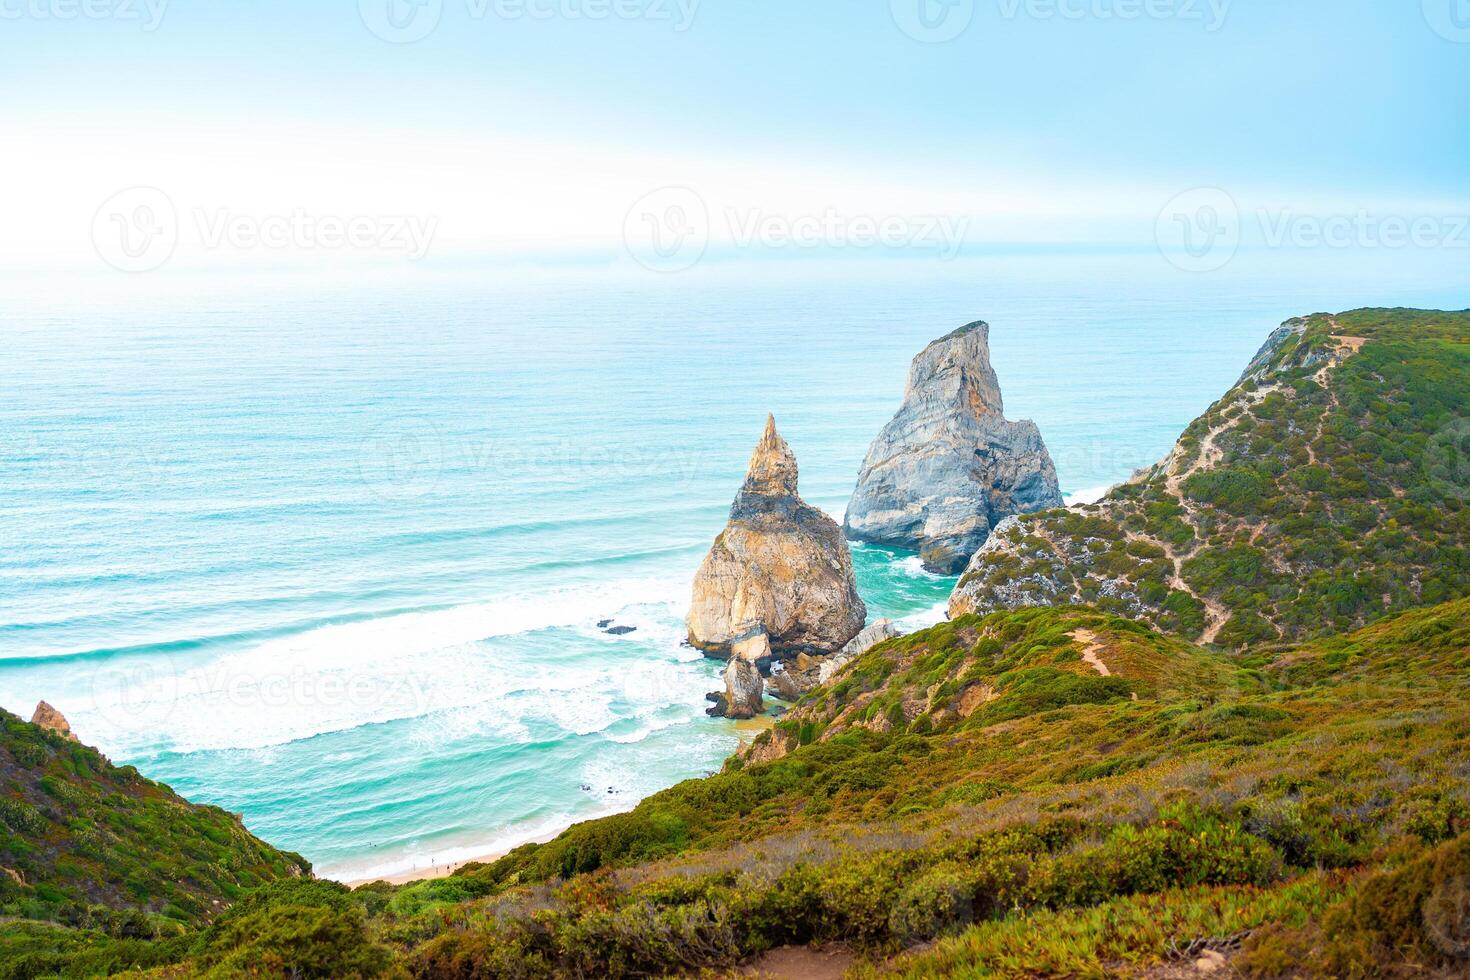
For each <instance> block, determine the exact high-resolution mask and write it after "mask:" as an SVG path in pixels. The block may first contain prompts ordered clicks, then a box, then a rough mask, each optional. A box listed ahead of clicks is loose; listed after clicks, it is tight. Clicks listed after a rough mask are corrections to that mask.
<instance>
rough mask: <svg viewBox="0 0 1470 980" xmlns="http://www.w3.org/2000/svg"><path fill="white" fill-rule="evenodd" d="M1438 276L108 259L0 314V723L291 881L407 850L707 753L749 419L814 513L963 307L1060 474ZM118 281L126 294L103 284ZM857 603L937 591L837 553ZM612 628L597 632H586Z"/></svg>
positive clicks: (485, 847) (422, 854) (388, 861)
mask: <svg viewBox="0 0 1470 980" xmlns="http://www.w3.org/2000/svg"><path fill="white" fill-rule="evenodd" d="M1461 259H1462V257H1461V256H1458V255H1451V256H1440V257H1437V258H1435V259H1434V260H1432V261H1431V260H1428V259H1425V258H1424V257H1423V256H1421V255H1409V254H1403V253H1384V254H1367V255H1357V254H1354V255H1344V254H1328V253H1326V252H1317V253H1312V254H1308V255H1304V256H1300V257H1295V258H1293V259H1291V260H1290V261H1288V260H1287V259H1286V258H1285V257H1283V256H1281V255H1262V256H1256V257H1252V256H1246V255H1243V256H1241V257H1240V258H1239V259H1237V261H1236V262H1235V263H1233V265H1232V266H1231V267H1230V268H1229V269H1227V270H1225V271H1224V272H1221V273H1217V274H1214V275H1208V276H1192V275H1188V274H1184V273H1181V272H1178V271H1176V270H1174V269H1172V268H1171V267H1169V266H1167V265H1166V264H1165V263H1164V262H1163V261H1162V260H1161V259H1160V258H1159V257H1158V256H1157V255H1149V254H1118V255H1074V254H1065V253H1064V254H1035V255H1031V254H1011V255H996V256H991V257H979V258H967V259H963V260H958V261H955V262H949V263H938V262H928V261H917V260H911V261H904V260H898V259H892V260H883V261H871V262H821V263H819V262H815V261H813V262H800V261H794V262H772V263H746V264H737V263H731V264H728V265H722V264H720V263H710V264H709V265H710V266H711V267H710V268H706V269H702V270H698V271H696V272H691V273H686V274H682V275H671V276H654V275H635V274H632V273H627V272H624V271H623V270H620V269H612V270H608V269H601V268H596V269H585V268H564V269H558V270H551V271H532V270H509V271H506V270H500V271H477V270H475V269H473V268H470V267H459V268H450V267H443V268H433V269H429V268H424V269H420V270H410V271H405V272H403V273H401V274H399V275H397V276H371V277H367V276H359V275H353V274H347V273H343V274H334V275H331V276H322V277H315V276H305V275H300V274H293V273H287V272H280V273H270V272H264V271H261V272H256V273H252V274H250V275H248V276H245V277H241V278H238V279H228V278H219V277H212V276H208V275H205V274H202V273H201V274H199V275H197V276H191V275H179V276H177V277H175V278H173V279H170V280H167V281H166V282H165V281H163V280H160V279H149V278H148V277H146V276H142V277H134V278H132V279H127V280H126V281H125V282H114V281H112V280H107V281H101V280H99V282H100V283H101V284H100V285H96V286H95V288H94V285H93V284H88V285H87V286H86V288H73V287H72V286H71V285H69V284H67V283H65V282H64V281H45V280H42V281H26V282H17V283H13V284H11V285H10V286H9V287H7V288H6V289H4V290H3V297H4V298H0V342H3V352H0V363H3V369H4V370H3V378H4V381H3V390H0V467H3V469H0V475H3V480H0V706H3V707H5V708H6V709H8V710H10V711H12V712H16V713H19V714H21V715H23V716H24V717H27V718H28V717H29V715H30V711H31V709H32V708H33V707H34V705H35V703H36V701H37V700H39V699H42V698H44V699H46V700H48V701H50V702H51V703H52V704H54V705H55V706H57V707H58V708H59V709H61V711H62V712H63V713H64V714H65V715H66V716H67V717H68V719H70V721H71V723H72V726H73V729H74V730H75V731H76V732H77V733H78V734H79V736H80V737H81V738H82V740H83V741H86V742H88V743H90V744H94V745H96V746H98V747H99V748H101V749H102V750H103V751H104V752H106V753H107V754H108V756H109V757H111V758H112V759H113V761H115V762H117V763H119V764H122V763H130V764H133V765H136V766H137V767H138V768H139V769H140V770H142V771H143V772H144V773H145V774H146V775H148V776H150V777H152V778H154V779H158V780H162V781H164V782H167V783H168V784H170V785H171V786H172V787H173V788H174V789H175V790H177V791H178V792H180V793H182V794H183V795H185V796H187V797H188V798H190V799H192V800H195V801H198V802H208V803H214V804H217V805H219V806H222V807H225V808H226V809H228V810H231V811H234V812H237V813H240V814H242V815H243V817H244V820H245V823H246V825H247V826H248V827H249V828H250V829H251V830H252V831H254V832H255V833H256V834H258V835H260V836H262V837H264V838H265V839H266V840H268V841H270V842H271V843H273V844H275V845H277V846H280V847H283V848H288V849H291V850H296V851H299V852H301V853H302V854H304V855H305V856H306V857H308V858H309V859H310V860H311V861H312V862H313V863H314V864H315V865H316V868H317V870H318V873H320V874H323V875H327V876H333V877H340V878H344V879H352V878H358V877H364V876H368V875H377V874H388V873H394V872H402V871H405V870H413V869H419V868H428V867H429V866H431V865H432V864H434V863H441V864H442V863H444V862H447V861H452V860H456V859H460V858H464V857H468V856H471V855H477V854H483V853H485V852H488V851H493V850H497V849H499V848H502V847H508V846H511V845H514V844H516V843H519V842H521V841H524V840H528V839H533V838H536V837H539V836H541V835H544V834H546V833H548V832H550V831H553V830H554V829H556V828H557V827H560V826H562V825H564V824H566V823H569V822H571V821H574V820H579V819H583V818H586V817H590V816H595V815H598V814H601V813H605V812H610V811H614V810H621V809H627V808H629V807H631V806H632V805H633V804H634V803H636V802H637V801H638V800H639V799H641V798H643V797H644V796H647V795H648V794H650V793H653V792H656V791H657V790H659V789H662V788H664V787H667V786H670V785H672V784H674V783H676V782H678V781H680V780H683V779H687V778H693V777H699V776H702V775H704V774H705V773H707V772H710V771H713V770H716V769H718V768H719V767H720V765H721V763H722V761H723V760H724V758H725V757H726V756H727V755H728V754H729V753H730V752H731V751H732V750H733V749H734V748H735V747H736V746H737V745H738V744H739V741H740V739H741V738H742V737H747V736H748V732H745V733H742V731H741V729H739V728H738V727H737V726H736V725H735V723H732V722H728V721H724V720H715V719H709V718H707V717H705V715H704V708H705V706H706V703H705V701H704V694H705V692H706V691H709V690H713V689H715V688H716V687H718V686H719V679H718V675H719V665H718V664H716V663H714V662H712V661H709V660H706V659H704V658H702V657H701V656H699V655H698V654H697V653H696V652H695V651H693V650H691V649H689V648H687V647H685V646H683V645H681V641H682V639H683V630H682V617H683V614H684V611H685V607H686V604H687V601H688V593H689V586H690V582H691V579H692V576H693V573H694V570H695V568H696V567H697V565H698V563H699V561H700V558H701V557H702V556H703V554H704V552H705V550H706V549H707V548H708V547H709V544H710V542H711V540H712V539H713V538H714V536H715V535H716V534H717V533H718V532H719V531H720V529H721V528H722V527H723V524H724V521H725V517H726V512H727V510H728V508H729V505H730V502H731V500H732V498H733V496H734V494H735V491H736V490H737V488H738V487H739V485H740V482H741V479H742V477H743V474H744V469H745V464H746V462H747V460H748V458H749V455H750V452H751V450H752V448H753V447H754V445H755V442H756V440H757V438H758V437H759V435H760V432H761V428H762V425H763V423H764V420H765V417H766V413H767V412H773V413H774V414H775V416H776V419H777V423H778V425H779V427H780V429H781V432H782V434H783V435H784V436H785V437H786V438H787V440H788V441H789V442H790V444H791V446H792V448H793V450H794V451H795V453H796V456H797V459H798V462H799V465H800V469H801V493H802V495H803V496H804V497H805V498H806V499H807V500H808V501H809V502H811V503H813V504H815V505H817V506H820V507H822V508H824V509H826V510H827V511H829V512H830V513H832V514H833V515H834V516H835V517H838V518H839V519H840V517H841V514H842V511H843V507H844V505H845V502H846V498H847V495H848V494H849V493H850V492H851V489H852V486H853V483H854V480H855V478H856V475H857V470H858V466H859V464H860V463H861V461H862V458H863V454H864V451H865V450H866V448H867V445H868V442H869V441H870V440H871V439H872V438H873V436H874V435H875V434H876V433H877V432H878V430H879V428H880V427H881V426H882V425H883V423H884V422H885V421H887V419H888V418H889V417H890V416H891V414H892V413H893V411H894V410H895V409H896V408H897V407H898V404H899V401H900V398H901V395H902V390H903V384H904V376H905V373H906V371H907V368H908V363H909V361H910V359H911V358H912V357H913V355H914V354H915V353H917V352H918V351H919V350H920V349H921V348H922V347H923V346H924V345H925V344H926V343H927V342H928V341H930V340H932V339H934V338H936V337H939V336H941V335H943V334H945V333H947V332H948V331H950V330H952V329H954V328H955V327H958V326H960V325H962V324H964V323H967V322H970V321H972V320H975V319H985V320H987V321H988V322H989V323H990V324H991V346H992V354H993V363H994V365H995V368H996V371H997V372H998V374H999V377H1000V381H1001V386H1002V390H1003V393H1004V397H1005V401H1006V407H1007V414H1008V415H1009V416H1010V417H1011V418H1031V419H1034V420H1035V421H1036V422H1037V423H1038V425H1039V426H1040V428H1041V431H1042V434H1043V437H1044V438H1045V440H1046V442H1047V445H1048V447H1049V448H1050V450H1051V453H1052V455H1053V457H1054V459H1055V461H1056V464H1057V469H1058V473H1059V476H1060V479H1061V482H1062V488H1063V491H1064V492H1065V493H1066V494H1068V495H1069V496H1070V497H1072V498H1073V499H1091V498H1094V497H1096V496H1098V495H1099V494H1100V493H1101V492H1103V490H1104V489H1105V488H1106V487H1108V486H1109V485H1111V484H1112V483H1115V482H1117V481H1120V480H1123V479H1126V478H1127V477H1128V476H1129V474H1130V473H1131V472H1132V471H1133V470H1135V469H1137V468H1139V467H1142V466H1145V465H1148V464H1149V463H1151V462H1153V461H1155V460H1157V459H1159V458H1160V457H1162V456H1163V455H1164V454H1165V453H1166V452H1167V451H1168V449H1169V448H1170V446H1171V445H1172V444H1173V442H1174V439H1175V438H1176V437H1177V436H1178V434H1179V432H1180V431H1181V430H1182V429H1183V428H1184V426H1185V425H1186V424H1187V423H1188V422H1189V421H1190V420H1191V419H1192V418H1193V417H1194V416H1196V415H1197V414H1199V413H1200V412H1201V411H1202V410H1203V409H1205V408H1206V407H1207V406H1208V405H1209V404H1210V403H1211V402H1212V401H1213V400H1214V399H1215V398H1216V397H1218V396H1219V395H1220V394H1221V393H1223V392H1224V391H1225V389H1226V388H1228V387H1229V386H1230V384H1231V383H1232V382H1233V381H1234V380H1235V379H1236V377H1237V376H1238V375H1239V373H1240V371H1241V369H1242V368H1243V367H1244V365H1245V363H1246V362H1247V360H1248V359H1249V358H1250V356H1251V355H1252V354H1253V353H1254V352H1255V351H1256V349H1257V348H1258V347H1259V346H1260V344H1261V343H1262V341H1263V340H1264V339H1265V337H1266V335H1267V334H1268V333H1269V332H1270V331H1271V330H1272V329H1273V328H1274V327H1275V326H1276V325H1277V324H1279V323H1280V322H1281V321H1282V320H1284V319H1286V318H1287V317H1289V316H1292V315H1296V314H1304V313H1310V312H1316V311H1319V310H1339V309H1347V308H1352V307H1355V306H1361V305H1414V306H1431V307H1434V306H1438V307H1452V308H1456V309H1459V308H1464V307H1466V306H1470V281H1467V276H1466V269H1465V267H1464V264H1463V261H1462V260H1461ZM120 278H122V277H120ZM854 558H855V562H856V566H857V575H858V581H859V587H860V590H861V592H862V594H863V596H864V598H865V600H866V601H867V603H868V608H869V612H870V615H871V616H873V617H875V618H876V617H879V616H889V617H893V618H895V619H898V620H900V621H901V622H902V623H903V625H905V626H906V627H909V628H916V627H919V626H922V625H924V624H927V623H931V622H934V621H936V620H937V619H939V618H940V617H941V616H942V615H943V607H944V602H945V599H946V597H947V595H948V592H949V589H950V588H951V586H952V585H953V580H952V579H945V578H941V577H938V576H933V575H929V574H927V573H925V572H924V571H923V570H922V569H921V568H920V567H919V563H918V561H917V559H916V558H915V557H914V556H912V555H909V554H904V553H900V552H894V551H889V550H886V549H881V548H874V547H861V546H857V547H855V548H854ZM602 623H607V624H608V626H626V627H633V632H630V633H625V634H623V635H613V634H611V633H609V632H607V631H606V628H605V627H603V626H600V625H599V624H602Z"/></svg>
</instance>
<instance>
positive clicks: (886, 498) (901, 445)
mask: <svg viewBox="0 0 1470 980" xmlns="http://www.w3.org/2000/svg"><path fill="white" fill-rule="evenodd" d="M1060 506H1062V495H1061V491H1060V489H1059V488H1058V486H1057V473H1056V467H1055V466H1053V465H1052V461H1051V456H1050V454H1048V453H1047V451H1046V446H1045V444H1044V443H1043V442H1042V441H1041V432H1040V430H1038V429H1037V428H1036V424H1035V423H1034V422H1029V421H1021V422H1012V421H1009V420H1007V419H1006V417H1005V415H1004V409H1003V406H1002V404H1001V397H1000V383H999V381H998V380H997V379H996V377H995V371H994V370H993V369H992V368H991V366H990V327H989V326H988V325H987V324H985V323H984V322H981V321H977V322H975V323H972V324H970V325H969V326H965V327H961V328H960V329H958V330H956V331H955V332H954V333H951V334H949V335H948V336H945V337H941V338H940V339H938V340H936V341H934V342H933V343H932V344H930V345H929V346H928V347H925V348H924V350H923V351H922V352H921V353H920V354H919V356H918V357H915V358H914V362H913V365H912V366H911V367H910V368H909V378H908V386H907V388H906V390H905V391H904V397H903V405H902V406H901V407H900V408H899V410H898V414H897V415H895V416H894V417H893V419H892V420H891V421H890V422H889V423H888V424H887V425H886V426H884V427H883V431H882V432H880V433H879V434H878V438H876V439H874V440H873V444H872V445H871V446H870V447H869V448H868V456H867V459H865V460H864V461H863V468H862V471H861V472H860V473H859V474H858V484H857V490H856V491H855V492H854V493H853V496H852V500H851V502H850V503H849V504H848V505H847V517H846V519H845V522H844V523H845V525H846V528H847V534H848V536H849V537H851V538H853V539H855V540H858V541H869V542H872V543H874V544H884V545H890V546H893V547H897V548H908V549H911V550H914V551H917V552H919V555H920V557H921V558H922V560H923V562H924V567H925V568H927V569H929V570H930V571H932V572H938V573H941V574H945V575H955V574H958V573H959V572H960V571H962V570H963V569H964V567H965V564H966V562H968V561H969V559H970V556H971V555H973V554H974V553H975V552H976V551H979V550H980V546H981V545H983V544H984V543H985V539H986V538H987V537H988V536H989V535H990V530H991V528H993V527H995V525H996V524H999V523H1000V522H1001V521H1002V520H1004V519H1005V518H1007V517H1009V516H1011V515H1012V514H1023V513H1029V512H1031V511H1037V510H1046V509H1048V508H1051V507H1060Z"/></svg>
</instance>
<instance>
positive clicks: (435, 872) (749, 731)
mask: <svg viewBox="0 0 1470 980" xmlns="http://www.w3.org/2000/svg"><path fill="white" fill-rule="evenodd" d="M776 721H777V715H775V714H772V713H770V712H769V711H767V712H766V713H765V714H761V715H758V716H756V717H755V718H748V719H744V720H741V721H736V722H733V723H732V727H734V729H735V732H736V734H737V735H739V737H740V745H739V746H738V747H737V749H736V751H737V752H738V751H739V750H740V749H743V748H745V747H746V746H747V745H749V744H750V743H751V742H752V741H754V740H755V737H756V736H757V735H759V734H760V733H761V732H764V731H766V730H767V729H769V728H770V727H771V726H773V725H775V724H776ZM731 754H732V755H733V754H734V753H731ZM695 778H708V777H695ZM641 802H642V801H641V800H639V801H638V802H635V803H633V804H632V806H629V807H627V808H625V809H612V810H607V811H605V812H602V813H596V814H591V815H589V816H585V817H578V818H576V819H574V820H567V821H565V822H560V823H558V824H557V825H556V826H554V827H552V828H551V829H549V830H543V831H541V832H540V833H536V834H533V835H531V836H528V837H526V838H525V839H524V840H520V841H518V842H517V843H515V844H512V845H510V846H506V845H505V844H503V843H502V844H498V845H486V846H487V848H490V849H487V850H484V851H480V852H477V853H475V854H473V855H472V856H470V857H466V858H459V859H457V860H451V861H444V862H439V861H437V860H435V859H434V858H432V857H431V858H430V859H429V860H430V864H429V867H427V868H414V869H411V870H408V871H396V872H393V873H391V874H383V875H371V876H368V877H362V878H345V877H340V878H339V877H331V876H327V875H322V876H320V877H322V878H323V879H325V880H327V881H336V882H340V883H341V884H344V885H346V886H347V887H348V888H354V889H355V888H361V887H363V886H364V885H373V884H377V883H378V882H383V883H385V884H389V885H410V884H413V883H414V882H417V881H434V880H437V879H439V878H448V877H449V876H450V875H452V874H454V873H455V872H456V871H458V870H459V869H460V868H463V867H464V866H465V865H467V864H490V863H492V862H494V861H498V860H500V859H501V858H503V857H505V856H506V855H507V854H509V853H510V852H511V851H513V850H515V849H516V848H518V847H523V846H525V845H526V844H545V843H547V842H549V841H553V840H555V839H556V838H558V837H560V836H561V835H562V834H563V833H565V832H566V831H567V830H570V829H571V828H572V827H575V826H576V825H577V824H579V823H586V822H587V821H589V820H601V819H602V818H603V817H608V816H613V815H615V814H618V813H627V812H628V810H631V809H633V807H636V806H637V805H638V803H641Z"/></svg>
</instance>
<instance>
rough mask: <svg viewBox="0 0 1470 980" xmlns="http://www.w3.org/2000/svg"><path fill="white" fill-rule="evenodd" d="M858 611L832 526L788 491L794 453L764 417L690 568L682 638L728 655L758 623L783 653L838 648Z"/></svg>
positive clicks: (856, 625)
mask: <svg viewBox="0 0 1470 980" xmlns="http://www.w3.org/2000/svg"><path fill="white" fill-rule="evenodd" d="M866 618H867V609H866V608H865V607H864V605H863V601H862V599H860V598H858V593H857V582H856V580H855V579H854V578H853V574H852V553H851V552H850V551H849V550H848V547H847V540H846V539H845V538H844V537H843V535H842V528H840V527H838V526H837V522H836V521H834V520H832V518H830V517H828V516H827V515H826V514H824V513H822V512H821V511H820V510H817V509H816V508H815V507H811V506H808V505H807V504H806V503H805V502H804V501H803V500H802V499H801V497H800V496H798V495H797V492H796V457H795V456H794V455H792V453H791V447H790V446H788V445H787V444H786V440H785V439H782V438H781V436H780V435H779V434H778V433H777V432H776V420H775V419H774V418H769V417H768V418H767V419H766V431H765V433H764V434H763V435H762V436H761V440H760V443H759V444H758V445H757V446H756V447H755V454H754V455H752V456H751V458H750V469H749V472H747V474H746V476H745V484H744V485H743V486H742V487H741V488H740V493H739V494H738V495H737V496H736V497H735V503H734V505H733V506H732V507H731V508H730V521H729V523H728V524H727V525H726V527H725V530H724V531H722V532H721V533H720V536H719V537H718V538H716V539H715V543H714V546H713V547H712V548H710V551H709V554H708V555H706V556H705V559H704V563H703V564H702V565H700V567H699V572H698V574H697V575H695V577H694V595H693V601H692V602H691V604H690V608H689V618H688V625H689V642H690V643H691V644H692V645H694V646H695V647H698V648H699V649H700V650H703V651H704V652H705V653H706V654H708V655H710V656H715V657H729V656H731V654H732V647H733V646H734V644H736V643H737V642H740V641H742V640H747V639H749V638H750V637H752V636H754V635H756V634H758V633H761V632H763V633H764V634H765V638H766V639H765V642H767V643H768V644H769V648H770V655H771V656H773V657H775V658H777V659H782V660H785V659H791V658H793V657H795V656H797V655H798V654H800V653H808V654H828V653H832V652H834V651H837V650H841V649H842V647H843V646H844V645H845V644H846V643H847V641H848V640H851V639H852V638H853V637H854V636H856V635H857V634H858V633H859V632H860V631H861V630H862V628H863V623H864V621H865V620H866Z"/></svg>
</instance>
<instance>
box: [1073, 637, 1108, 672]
mask: <svg viewBox="0 0 1470 980" xmlns="http://www.w3.org/2000/svg"><path fill="white" fill-rule="evenodd" d="M1070 635H1071V637H1072V639H1074V640H1076V641H1077V642H1078V643H1080V644H1082V659H1083V660H1084V661H1085V662H1086V663H1087V664H1089V665H1090V666H1091V667H1092V669H1093V670H1095V671H1097V672H1098V673H1099V674H1102V675H1103V676H1104V677H1112V676H1113V672H1112V671H1111V670H1108V665H1107V664H1105V663H1103V662H1102V658H1101V657H1099V656H1098V655H1097V653H1098V651H1099V650H1101V649H1102V644H1101V643H1099V642H1098V639H1097V634H1096V633H1094V632H1093V631H1092V630H1073V631H1072V632H1071V634H1070Z"/></svg>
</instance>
